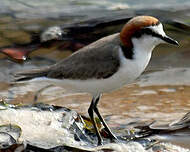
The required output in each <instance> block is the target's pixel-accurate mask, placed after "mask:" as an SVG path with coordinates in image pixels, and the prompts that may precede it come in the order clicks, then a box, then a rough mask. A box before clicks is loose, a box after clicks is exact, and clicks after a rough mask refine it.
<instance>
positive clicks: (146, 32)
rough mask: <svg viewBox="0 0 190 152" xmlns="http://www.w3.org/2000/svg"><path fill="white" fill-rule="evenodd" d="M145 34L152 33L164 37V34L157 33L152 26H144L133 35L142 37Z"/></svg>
mask: <svg viewBox="0 0 190 152" xmlns="http://www.w3.org/2000/svg"><path fill="white" fill-rule="evenodd" d="M143 35H151V36H154V37H158V38H162V35H160V34H158V33H155V32H154V31H153V30H152V29H150V28H143V29H141V30H139V31H136V32H135V33H134V34H133V37H135V38H140V37H141V36H143Z"/></svg>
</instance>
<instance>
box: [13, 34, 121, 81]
mask: <svg viewBox="0 0 190 152" xmlns="http://www.w3.org/2000/svg"><path fill="white" fill-rule="evenodd" d="M119 43H120V40H119V34H114V35H111V36H108V37H105V38H103V39H101V40H98V41H96V42H94V43H92V44H90V45H88V46H86V47H84V48H82V49H80V50H79V51H78V52H76V53H74V54H72V55H71V56H69V57H67V58H66V59H64V60H62V61H60V62H58V63H57V64H55V65H52V66H49V67H46V68H42V69H34V70H30V71H23V72H18V73H16V74H15V77H16V79H15V80H16V81H22V80H28V79H32V78H36V77H43V76H45V77H49V78H56V79H81V80H86V79H90V78H97V79H104V78H108V77H110V76H112V75H113V74H114V73H115V72H116V71H117V70H118V68H119V65H120V62H119V60H118V55H119V51H118V49H119Z"/></svg>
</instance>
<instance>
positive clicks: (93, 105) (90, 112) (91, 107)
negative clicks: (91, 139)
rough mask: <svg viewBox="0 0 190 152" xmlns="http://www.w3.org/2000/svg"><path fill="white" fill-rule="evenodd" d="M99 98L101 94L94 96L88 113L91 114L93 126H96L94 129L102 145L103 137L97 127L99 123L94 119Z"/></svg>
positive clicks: (99, 143)
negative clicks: (96, 102)
mask: <svg viewBox="0 0 190 152" xmlns="http://www.w3.org/2000/svg"><path fill="white" fill-rule="evenodd" d="M97 98H98V100H99V95H98V96H94V97H93V99H92V102H91V104H90V107H89V109H88V114H89V116H90V119H91V120H92V123H93V126H94V129H95V131H96V135H97V137H98V145H102V137H101V135H100V133H99V131H98V128H97V125H96V121H95V119H94V108H95V101H96V100H97Z"/></svg>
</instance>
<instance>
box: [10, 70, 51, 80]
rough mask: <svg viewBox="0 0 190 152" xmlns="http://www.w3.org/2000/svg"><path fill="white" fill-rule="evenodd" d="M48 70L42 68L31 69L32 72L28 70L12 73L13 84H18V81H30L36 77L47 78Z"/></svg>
mask: <svg viewBox="0 0 190 152" xmlns="http://www.w3.org/2000/svg"><path fill="white" fill-rule="evenodd" d="M48 69H49V68H43V69H33V70H28V71H19V72H16V73H14V74H13V75H14V80H13V81H14V82H19V81H26V80H31V79H33V78H37V77H44V76H47V74H48Z"/></svg>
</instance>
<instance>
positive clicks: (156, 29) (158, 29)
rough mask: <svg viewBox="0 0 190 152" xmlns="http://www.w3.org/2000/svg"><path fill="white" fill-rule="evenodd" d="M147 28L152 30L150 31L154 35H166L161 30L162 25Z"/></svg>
mask: <svg viewBox="0 0 190 152" xmlns="http://www.w3.org/2000/svg"><path fill="white" fill-rule="evenodd" d="M148 28H150V29H152V31H154V32H155V33H158V34H160V35H162V36H164V35H166V33H165V32H164V30H163V25H162V23H160V24H158V25H154V26H149V27H148Z"/></svg>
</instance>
